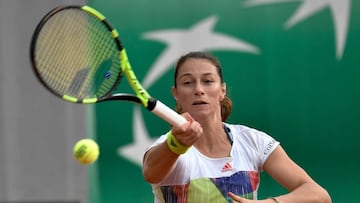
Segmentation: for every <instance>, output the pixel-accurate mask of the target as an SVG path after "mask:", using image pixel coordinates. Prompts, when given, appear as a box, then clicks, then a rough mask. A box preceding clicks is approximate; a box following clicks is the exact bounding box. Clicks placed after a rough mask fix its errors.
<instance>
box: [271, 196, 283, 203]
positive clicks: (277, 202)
mask: <svg viewBox="0 0 360 203" xmlns="http://www.w3.org/2000/svg"><path fill="white" fill-rule="evenodd" d="M269 198H270V199H272V200H274V201H275V202H276V203H280V202H279V200H277V199H276V198H275V197H269Z"/></svg>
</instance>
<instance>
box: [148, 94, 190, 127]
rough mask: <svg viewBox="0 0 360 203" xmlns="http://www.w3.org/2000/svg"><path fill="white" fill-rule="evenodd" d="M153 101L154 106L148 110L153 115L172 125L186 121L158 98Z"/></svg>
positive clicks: (178, 124)
mask: <svg viewBox="0 0 360 203" xmlns="http://www.w3.org/2000/svg"><path fill="white" fill-rule="evenodd" d="M153 102H154V101H153ZM154 103H155V105H154V108H153V109H152V110H150V111H151V112H153V113H154V114H155V115H157V116H159V117H160V118H162V119H164V120H165V121H166V122H168V123H169V124H171V125H173V126H180V125H182V124H184V123H186V122H187V121H186V119H185V118H184V117H182V116H181V115H180V114H178V113H176V112H175V111H174V110H172V109H171V108H169V107H168V106H166V105H165V104H163V103H162V102H160V101H159V100H155V102H154Z"/></svg>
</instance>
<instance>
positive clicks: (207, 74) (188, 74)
mask: <svg viewBox="0 0 360 203" xmlns="http://www.w3.org/2000/svg"><path fill="white" fill-rule="evenodd" d="M209 75H216V74H215V73H212V72H208V73H204V74H201V76H209ZM186 76H192V74H191V73H184V74H182V75H180V76H179V79H181V78H183V77H186Z"/></svg>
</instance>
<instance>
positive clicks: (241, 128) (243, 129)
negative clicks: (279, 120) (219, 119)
mask: <svg viewBox="0 0 360 203" xmlns="http://www.w3.org/2000/svg"><path fill="white" fill-rule="evenodd" d="M224 125H225V126H226V127H228V128H229V129H230V130H232V131H234V132H235V133H240V134H241V133H245V134H249V133H250V134H263V133H265V132H263V131H261V130H258V129H256V128H252V127H250V126H247V125H242V124H231V123H224ZM265 134H266V133H265Z"/></svg>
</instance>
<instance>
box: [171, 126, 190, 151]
mask: <svg viewBox="0 0 360 203" xmlns="http://www.w3.org/2000/svg"><path fill="white" fill-rule="evenodd" d="M166 142H167V145H168V146H169V149H170V150H171V151H172V152H174V153H175V154H178V155H181V154H184V153H185V152H186V151H187V150H188V149H189V148H190V146H185V145H183V144H181V143H180V142H179V141H178V140H177V139H176V137H174V135H173V134H172V133H171V131H169V132H168V136H167V140H166Z"/></svg>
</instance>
